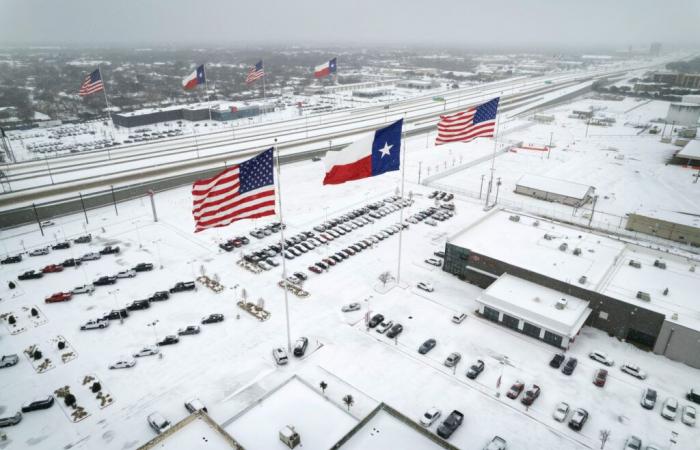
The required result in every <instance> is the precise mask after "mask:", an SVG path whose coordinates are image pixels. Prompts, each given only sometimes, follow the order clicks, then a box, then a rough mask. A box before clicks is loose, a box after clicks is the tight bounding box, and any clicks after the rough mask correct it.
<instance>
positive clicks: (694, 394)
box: [685, 388, 700, 404]
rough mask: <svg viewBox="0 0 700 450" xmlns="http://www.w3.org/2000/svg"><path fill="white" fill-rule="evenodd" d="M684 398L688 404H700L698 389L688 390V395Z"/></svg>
mask: <svg viewBox="0 0 700 450" xmlns="http://www.w3.org/2000/svg"><path fill="white" fill-rule="evenodd" d="M685 398H686V399H687V400H688V401H689V402H693V403H697V404H700V389H693V388H691V389H688V393H687V394H686V395H685Z"/></svg>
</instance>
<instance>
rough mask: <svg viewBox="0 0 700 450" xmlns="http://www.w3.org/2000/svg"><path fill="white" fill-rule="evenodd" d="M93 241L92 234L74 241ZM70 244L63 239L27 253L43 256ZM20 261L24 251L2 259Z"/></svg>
mask: <svg viewBox="0 0 700 450" xmlns="http://www.w3.org/2000/svg"><path fill="white" fill-rule="evenodd" d="M42 224H43V225H45V226H46V225H48V224H51V225H53V222H51V221H50V220H49V221H45V222H42ZM91 241H92V235H90V234H88V235H85V236H80V237H79V238H76V239H74V240H73V242H74V243H77V244H86V243H89V242H91ZM70 246H71V244H70V242H69V241H63V242H58V243H56V244H54V245H47V246H44V247H41V248H37V249H34V250H31V251H29V252H27V254H28V255H29V256H43V255H48V254H49V253H50V252H51V250H65V249H67V248H70ZM105 248H107V247H105ZM117 249H118V247H117ZM117 253H118V251H117ZM98 258H99V257H98ZM19 262H22V253H18V254H16V255H12V256H7V257H6V258H4V259H2V260H0V264H16V263H19Z"/></svg>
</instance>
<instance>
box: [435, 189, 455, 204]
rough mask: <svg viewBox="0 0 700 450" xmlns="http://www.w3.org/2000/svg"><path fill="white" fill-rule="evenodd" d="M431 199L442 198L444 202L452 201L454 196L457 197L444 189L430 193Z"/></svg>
mask: <svg viewBox="0 0 700 450" xmlns="http://www.w3.org/2000/svg"><path fill="white" fill-rule="evenodd" d="M428 198H429V199H435V200H442V201H444V202H449V201H452V199H453V198H455V196H454V194H450V193H448V192H444V191H433V192H431V193H430V194H428Z"/></svg>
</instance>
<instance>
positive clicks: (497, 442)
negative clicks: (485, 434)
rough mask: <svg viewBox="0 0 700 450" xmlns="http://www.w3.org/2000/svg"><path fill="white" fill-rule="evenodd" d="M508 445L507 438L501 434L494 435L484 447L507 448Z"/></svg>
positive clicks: (485, 448) (489, 449) (504, 449)
mask: <svg viewBox="0 0 700 450" xmlns="http://www.w3.org/2000/svg"><path fill="white" fill-rule="evenodd" d="M507 445H508V444H507V443H506V440H505V439H503V438H502V437H500V436H494V437H493V439H491V442H489V443H488V444H487V445H486V447H484V450H506V447H507Z"/></svg>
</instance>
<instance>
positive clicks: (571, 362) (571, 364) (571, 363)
mask: <svg viewBox="0 0 700 450" xmlns="http://www.w3.org/2000/svg"><path fill="white" fill-rule="evenodd" d="M577 365H578V360H577V359H576V358H574V357H573V356H572V357H570V358H569V359H568V360H567V361H566V364H564V367H563V368H562V369H561V373H563V374H564V375H571V374H572V373H574V370H576V366H577Z"/></svg>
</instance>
